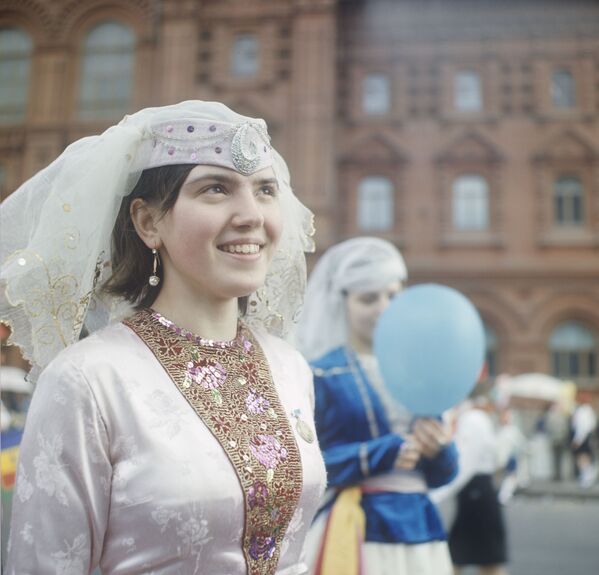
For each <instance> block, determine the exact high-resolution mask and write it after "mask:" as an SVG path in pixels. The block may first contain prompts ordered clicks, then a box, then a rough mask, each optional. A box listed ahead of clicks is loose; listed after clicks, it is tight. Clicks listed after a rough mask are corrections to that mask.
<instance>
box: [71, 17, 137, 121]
mask: <svg viewBox="0 0 599 575" xmlns="http://www.w3.org/2000/svg"><path fill="white" fill-rule="evenodd" d="M134 57H135V36H134V34H133V32H132V31H131V29H130V28H129V27H128V26H125V25H123V24H119V23H118V22H105V23H103V24H100V25H99V26H96V27H95V28H93V29H92V30H91V32H89V34H88V35H87V37H86V38H85V41H84V45H83V58H82V69H81V84H80V94H79V116H80V117H81V118H84V119H91V118H93V119H95V118H107V117H108V118H110V117H115V116H119V115H120V114H124V113H126V112H127V111H128V110H129V108H130V102H131V89H132V80H133V67H134Z"/></svg>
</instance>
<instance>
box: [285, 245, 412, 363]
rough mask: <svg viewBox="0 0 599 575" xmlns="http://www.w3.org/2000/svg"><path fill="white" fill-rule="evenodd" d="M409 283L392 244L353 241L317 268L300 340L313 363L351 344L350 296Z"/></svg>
mask: <svg viewBox="0 0 599 575" xmlns="http://www.w3.org/2000/svg"><path fill="white" fill-rule="evenodd" d="M407 277H408V272H407V269H406V265H405V263H404V260H403V257H402V256H401V254H400V253H399V251H398V250H397V248H396V247H395V246H394V245H393V244H391V243H390V242H388V241H386V240H382V239H380V238H372V237H360V238H353V239H351V240H347V241H344V242H341V243H340V244H337V245H335V246H333V247H331V248H329V249H328V250H327V251H326V252H325V253H324V255H323V256H322V257H321V258H320V259H319V260H318V262H317V264H316V265H315V266H314V270H313V271H312V273H311V275H310V278H309V280H308V287H307V289H306V297H305V300H304V307H303V310H302V313H301V316H300V320H299V324H298V326H297V331H296V334H295V338H296V344H297V346H298V348H299V349H300V351H301V352H302V353H303V354H304V356H305V357H306V358H307V359H308V360H314V359H318V358H319V357H321V356H323V355H324V354H325V353H327V352H329V351H331V350H333V349H334V348H336V347H339V346H340V345H345V344H346V343H347V324H346V319H345V302H344V299H345V296H344V294H345V293H346V292H348V291H357V292H364V291H371V290H379V289H382V288H384V287H385V286H386V285H388V284H389V283H391V282H393V281H397V280H399V281H401V282H404V281H405V280H406V279H407Z"/></svg>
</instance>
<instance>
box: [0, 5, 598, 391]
mask: <svg viewBox="0 0 599 575" xmlns="http://www.w3.org/2000/svg"><path fill="white" fill-rule="evenodd" d="M188 98H200V99H215V100H221V101H224V102H225V103H227V104H229V105H230V106H232V107H233V108H234V109H236V110H238V111H240V112H242V113H246V114H249V115H254V116H259V117H263V118H264V119H265V120H266V121H267V122H268V124H269V126H270V131H271V134H272V136H273V141H274V144H275V146H276V147H277V148H278V149H279V150H280V151H281V152H282V154H283V155H284V156H285V158H286V159H287V160H288V162H289V164H290V169H291V173H292V176H293V181H294V185H295V189H296V191H297V193H298V195H299V196H300V197H301V198H302V199H303V200H304V201H305V202H306V203H307V204H308V205H309V206H310V207H311V208H312V209H313V210H314V211H315V212H316V214H317V230H318V231H317V241H318V246H319V250H322V249H324V248H326V247H327V246H328V245H330V244H331V243H333V242H335V241H338V240H340V239H342V238H345V237H349V236H353V235H357V234H375V235H380V236H383V237H386V238H389V239H391V240H392V241H394V242H395V243H396V244H397V245H398V246H399V247H400V248H401V249H402V251H403V253H404V255H405V257H406V260H407V262H408V267H409V269H410V272H411V279H412V281H414V282H420V281H435V282H440V283H446V284H449V285H453V286H455V287H457V288H458V289H460V290H462V291H463V292H465V293H466V294H468V296H469V297H470V298H471V299H472V300H473V301H474V302H475V304H476V305H477V307H478V308H479V310H480V312H481V314H482V316H483V318H484V320H485V323H486V325H487V328H488V335H489V338H488V339H489V342H488V343H489V358H490V360H491V369H492V371H493V372H494V373H498V372H502V371H505V372H510V373H521V372H530V371H541V372H547V373H555V374H557V375H560V376H562V377H564V378H573V379H575V380H576V381H577V382H578V383H579V385H580V386H582V387H585V388H589V389H591V390H593V391H594V392H595V393H597V394H599V367H598V366H597V363H598V360H599V4H597V2H594V1H590V0H586V1H584V0H571V1H569V2H562V1H558V0H544V1H540V0H518V1H516V0H504V1H503V2H493V1H491V0H448V1H444V2H438V1H434V0H397V1H394V0H369V1H368V0H337V1H335V0H237V1H236V0H131V1H128V2H118V1H116V0H85V1H80V0H77V1H74V0H2V2H1V3H0V188H1V193H2V196H3V197H5V196H6V195H7V194H9V193H10V192H11V191H12V190H14V189H15V188H16V187H17V186H18V185H19V184H20V183H21V182H22V181H24V180H25V179H26V178H27V177H28V176H30V175H31V174H33V173H34V172H35V171H36V170H38V169H39V168H41V167H42V166H44V165H46V164H47V163H48V162H50V161H51V160H52V159H53V158H54V157H55V156H57V155H58V154H59V153H60V152H61V150H62V149H63V148H64V147H65V146H66V145H67V144H68V143H69V142H71V141H73V140H74V139H76V138H78V137H80V136H82V135H85V134H90V133H96V132H98V131H99V130H102V129H104V128H105V127H106V126H108V125H110V124H112V123H114V122H115V121H117V120H118V119H119V118H120V117H121V116H122V115H123V114H124V113H127V112H131V111H135V110H137V109H139V108H142V107H145V106H150V105H160V104H166V103H172V102H174V101H179V100H183V99H188Z"/></svg>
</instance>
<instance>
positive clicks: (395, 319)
mask: <svg viewBox="0 0 599 575" xmlns="http://www.w3.org/2000/svg"><path fill="white" fill-rule="evenodd" d="M373 343H374V353H375V355H376V357H377V358H378V361H379V365H380V369H381V374H382V376H383V380H384V381H385V384H386V386H387V388H388V389H389V391H390V393H391V395H392V396H393V397H394V398H395V399H396V400H397V401H399V402H400V403H402V404H403V405H404V406H405V407H407V408H408V409H409V410H410V411H411V412H412V413H414V414H415V415H422V416H436V415H440V414H441V413H442V412H443V411H445V410H446V409H449V408H450V407H452V406H454V405H456V404H458V403H459V402H460V401H462V400H464V399H465V398H466V397H467V396H468V394H469V393H470V391H471V390H472V388H473V387H474V385H475V384H476V381H477V379H478V377H479V375H480V372H481V369H482V366H483V363H484V358H485V332H484V328H483V323H482V320H481V319H480V316H479V315H478V312H477V311H476V309H475V307H474V306H473V305H472V304H471V303H470V301H469V300H468V299H467V298H466V297H465V296H463V295H462V294H461V293H460V292H458V291H456V290H454V289H453V288H450V287H447V286H442V285H437V284H421V285H417V286H414V287H409V288H407V289H406V290H404V291H403V292H401V293H400V294H399V295H397V296H396V297H395V298H394V299H393V301H392V302H391V303H390V304H389V306H388V307H387V309H386V310H385V311H384V312H383V313H382V314H381V317H380V318H379V320H378V322H377V325H376V328H375V331H374V341H373Z"/></svg>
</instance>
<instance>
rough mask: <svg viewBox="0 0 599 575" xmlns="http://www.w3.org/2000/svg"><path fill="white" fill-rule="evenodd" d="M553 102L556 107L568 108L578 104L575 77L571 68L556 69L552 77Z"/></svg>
mask: <svg viewBox="0 0 599 575" xmlns="http://www.w3.org/2000/svg"><path fill="white" fill-rule="evenodd" d="M551 102H552V104H553V106H554V107H555V108H561V109H568V108H574V106H575V105H576V93H575V87H574V77H573V76H572V73H571V72H570V71H569V70H556V71H555V72H553V76H552V77H551Z"/></svg>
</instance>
